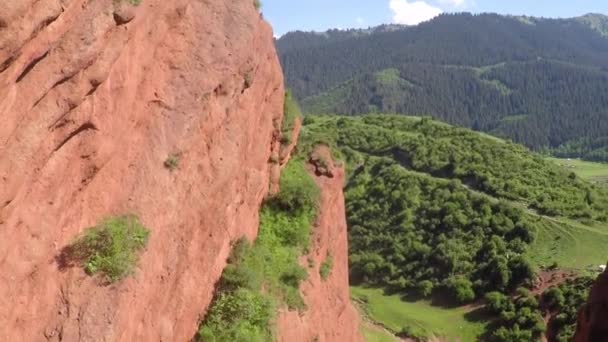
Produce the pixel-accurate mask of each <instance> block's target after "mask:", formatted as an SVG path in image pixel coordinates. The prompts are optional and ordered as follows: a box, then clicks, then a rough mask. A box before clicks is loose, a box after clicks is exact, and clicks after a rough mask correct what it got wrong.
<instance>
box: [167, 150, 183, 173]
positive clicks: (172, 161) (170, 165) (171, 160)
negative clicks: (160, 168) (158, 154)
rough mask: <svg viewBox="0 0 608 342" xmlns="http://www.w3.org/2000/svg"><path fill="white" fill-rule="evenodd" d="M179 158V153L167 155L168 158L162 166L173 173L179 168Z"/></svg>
mask: <svg viewBox="0 0 608 342" xmlns="http://www.w3.org/2000/svg"><path fill="white" fill-rule="evenodd" d="M180 158H181V155H180V154H179V153H172V154H170V155H169V157H167V159H166V160H165V162H164V163H163V165H164V166H165V168H167V169H168V170H169V171H175V170H177V168H178V167H179V161H180Z"/></svg>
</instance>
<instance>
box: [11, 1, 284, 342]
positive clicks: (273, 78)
mask: <svg viewBox="0 0 608 342" xmlns="http://www.w3.org/2000/svg"><path fill="white" fill-rule="evenodd" d="M121 11H122V10H121ZM121 11H119V12H118V13H119V16H120V18H122V19H120V22H117V20H116V18H115V14H116V13H117V12H116V11H115V8H114V1H113V0H95V1H85V0H19V1H1V2H0V117H1V118H2V124H1V125H0V340H2V341H46V340H50V341H58V340H65V341H186V340H188V339H190V338H191V337H192V336H193V335H194V333H195V331H196V329H197V325H198V320H199V319H200V317H201V315H202V314H203V313H204V310H205V308H206V307H207V305H208V304H209V302H210V301H211V299H212V295H213V288H214V284H215V282H216V281H217V279H218V278H219V277H220V275H221V272H222V269H223V267H224V265H225V262H226V257H227V256H228V254H229V252H230V242H231V241H233V240H235V239H238V238H239V237H241V236H242V235H246V236H248V237H249V238H250V239H253V238H254V237H255V235H256V233H257V226H258V210H259V206H260V203H261V201H262V199H263V198H264V197H265V196H266V193H267V191H268V188H269V179H270V168H271V166H270V163H269V158H270V156H271V154H272V153H274V154H276V153H277V151H278V144H279V143H278V141H276V137H278V135H279V134H278V132H277V129H276V127H275V126H276V124H275V123H276V122H280V120H281V117H282V110H283V98H284V90H283V77H282V74H281V70H280V66H279V62H278V59H277V56H276V53H275V50H274V46H273V39H272V32H271V29H270V27H269V26H268V25H267V24H266V23H265V22H264V21H263V20H262V19H261V18H260V15H259V14H258V12H257V11H256V9H255V8H254V5H253V2H252V1H251V0H239V1H223V0H207V1H189V0H172V1H164V0H162V1H161V0H143V1H142V3H141V4H140V5H139V6H137V7H135V8H130V9H129V11H132V12H128V13H125V12H121ZM273 150H274V152H273ZM173 153H181V158H180V161H179V167H178V168H177V170H175V171H173V172H170V171H169V170H167V169H165V168H164V166H163V162H164V161H165V159H166V158H167V157H168V156H169V155H170V154H173ZM124 213H133V214H136V215H138V216H139V217H140V218H141V220H142V222H143V223H144V224H145V225H146V226H147V227H148V228H149V229H150V230H151V237H150V242H149V244H148V246H147V249H146V251H145V252H144V253H143V254H142V256H141V260H140V264H139V266H138V269H137V271H136V272H135V274H134V275H133V276H132V277H129V278H127V279H125V280H123V281H121V282H120V283H117V284H114V285H111V286H101V285H100V284H99V282H98V281H97V280H96V279H95V278H92V277H89V276H87V275H85V274H84V272H83V271H82V270H81V269H80V268H69V269H66V270H60V269H59V268H58V265H57V263H56V262H55V258H56V256H57V255H58V254H59V253H60V251H61V249H62V248H63V247H64V246H66V245H67V244H69V243H70V242H71V241H72V240H73V239H74V238H75V237H76V236H77V235H78V234H79V233H80V232H82V231H83V229H85V228H86V227H89V226H92V225H95V224H96V223H97V222H99V221H100V220H102V219H103V218H104V217H107V216H111V215H118V214H124Z"/></svg>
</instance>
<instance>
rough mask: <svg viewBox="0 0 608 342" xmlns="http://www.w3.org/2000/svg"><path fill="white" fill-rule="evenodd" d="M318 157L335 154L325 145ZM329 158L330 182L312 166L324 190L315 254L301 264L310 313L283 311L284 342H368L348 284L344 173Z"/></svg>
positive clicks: (281, 332) (280, 331)
mask: <svg viewBox="0 0 608 342" xmlns="http://www.w3.org/2000/svg"><path fill="white" fill-rule="evenodd" d="M314 154H315V155H324V156H330V153H329V150H328V149H327V148H326V147H320V148H319V149H317V151H315V153H314ZM326 160H327V168H328V169H329V170H330V171H331V174H332V177H331V178H330V177H327V176H326V175H319V174H316V173H315V166H314V165H312V164H311V165H310V168H309V172H310V173H311V175H313V176H314V177H315V180H316V182H317V184H318V185H319V187H320V189H321V201H320V203H319V216H318V218H317V222H316V224H315V227H314V235H313V247H312V251H311V252H310V254H309V255H308V256H306V257H303V258H302V260H301V264H302V266H305V267H308V280H307V281H306V282H305V283H304V284H302V286H301V292H302V295H303V298H304V301H305V303H306V305H307V307H308V309H307V310H306V311H304V312H302V313H298V312H293V311H292V312H285V311H284V312H281V313H280V315H279V318H278V335H279V341H283V342H293V341H302V342H309V341H317V342H323V341H327V342H330V341H331V342H351V341H352V342H356V341H363V338H362V337H361V335H360V333H359V323H360V320H359V315H358V313H357V311H356V310H355V308H354V307H353V305H352V304H351V302H350V292H349V286H348V237H347V230H346V217H345V211H344V194H343V192H342V188H343V186H344V169H343V168H342V167H337V166H335V165H334V163H333V161H332V160H331V157H328V158H327V159H326ZM328 256H331V259H333V266H332V268H331V273H330V274H329V276H328V277H327V279H322V277H321V275H320V272H319V269H320V266H321V264H322V263H323V262H324V261H326V260H327V258H328ZM309 264H310V265H312V266H313V267H309V266H310V265H309Z"/></svg>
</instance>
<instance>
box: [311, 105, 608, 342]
mask: <svg viewBox="0 0 608 342" xmlns="http://www.w3.org/2000/svg"><path fill="white" fill-rule="evenodd" d="M304 123H305V125H304V128H303V130H302V132H303V133H302V135H303V138H302V139H303V143H301V144H300V145H299V148H300V149H302V150H307V149H309V150H310V149H312V146H314V145H316V144H318V143H323V144H326V145H328V146H331V147H332V148H333V149H334V151H335V153H336V154H337V155H338V156H341V158H343V159H344V161H345V163H346V165H347V169H348V170H349V172H348V180H347V183H346V187H345V194H346V212H347V222H348V226H349V231H348V233H349V263H350V279H351V284H353V285H355V286H357V288H356V289H355V290H356V291H355V293H356V298H357V299H358V300H359V301H360V302H361V306H362V307H363V308H364V309H366V310H367V313H368V315H369V316H370V317H372V318H374V319H379V321H380V323H382V324H383V325H384V326H386V327H387V328H389V329H390V330H391V331H392V333H394V334H400V335H404V336H409V337H420V338H424V337H427V338H428V337H430V336H440V337H445V338H447V339H448V340H449V339H456V338H461V337H462V336H467V338H471V339H472V338H474V337H475V336H478V335H479V334H480V332H482V331H483V330H484V329H485V333H484V334H485V335H484V336H486V337H488V338H489V339H490V340H492V341H504V342H507V341H532V340H536V339H538V338H540V337H541V336H542V335H543V334H544V333H545V331H546V330H547V329H548V326H547V322H549V323H550V326H551V328H550V329H551V331H552V334H554V335H556V336H557V335H559V336H562V337H564V338H566V340H567V339H569V337H571V336H572V334H573V332H574V329H573V324H574V323H575V321H576V315H575V313H576V309H577V308H578V306H579V305H580V304H581V303H582V298H584V297H585V292H586V287H585V284H586V281H587V280H586V279H584V278H581V279H576V281H574V279H573V278H577V276H578V275H579V274H580V275H582V274H586V273H588V272H589V265H598V264H599V263H600V262H602V261H603V260H604V259H605V248H604V246H605V244H606V243H608V225H607V224H606V222H607V218H606V215H605V213H606V208H608V192H606V190H605V189H604V188H602V187H600V186H595V185H592V184H590V183H587V182H586V181H584V180H581V179H579V178H578V176H577V175H576V174H574V173H572V172H571V171H570V170H567V169H562V168H561V167H560V166H558V165H556V164H553V163H551V162H549V161H547V160H545V159H543V158H542V157H540V156H538V155H535V154H534V153H531V152H530V151H529V150H527V149H526V148H524V147H522V146H519V145H516V144H513V143H510V142H506V141H502V140H499V139H496V138H493V137H490V136H486V135H484V134H480V133H476V132H472V131H470V130H467V129H462V128H457V127H453V126H449V125H446V124H443V123H440V122H436V121H433V120H429V119H428V118H415V117H405V116H396V115H368V116H363V117H357V118H351V117H335V116H331V117H316V116H308V117H306V119H305V122H304ZM596 268H597V266H594V267H593V269H592V270H591V271H592V272H594V271H595V269H596ZM570 280H573V281H572V282H569V281H570ZM587 284H588V283H587ZM556 286H559V289H557V290H555V289H549V288H553V287H556ZM367 287H369V288H370V289H368V288H367ZM382 290H386V291H387V292H386V293H382ZM548 290H551V292H549V291H548ZM545 299H546V303H545ZM486 303H487V304H488V305H487V306H485V308H484V304H486ZM556 313H560V314H559V315H557V314H556ZM439 316H442V317H446V318H447V317H451V318H450V319H451V320H453V321H455V322H461V323H459V324H458V326H455V327H454V326H453V327H452V328H453V329H447V328H445V327H444V326H443V320H441V319H439V318H438V317H439ZM513 317H518V319H517V320H515V319H513ZM385 320H386V321H385ZM461 334H462V336H461Z"/></svg>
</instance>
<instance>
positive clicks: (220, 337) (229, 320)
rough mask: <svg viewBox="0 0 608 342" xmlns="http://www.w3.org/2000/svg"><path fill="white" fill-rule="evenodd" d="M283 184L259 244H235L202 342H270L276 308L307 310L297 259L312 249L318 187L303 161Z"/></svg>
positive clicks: (270, 204)
mask: <svg viewBox="0 0 608 342" xmlns="http://www.w3.org/2000/svg"><path fill="white" fill-rule="evenodd" d="M280 184H281V190H280V191H279V193H278V194H277V195H276V196H275V197H274V198H272V199H270V200H269V201H267V202H266V203H265V204H264V206H263V207H262V209H261V212H260V229H259V233H258V238H257V240H256V241H255V243H254V244H251V243H250V242H249V241H247V239H245V238H242V239H240V240H239V241H237V242H236V244H235V245H234V247H233V251H232V255H231V257H230V258H229V260H228V263H229V264H228V266H227V267H226V268H225V269H224V273H223V274H222V279H221V280H220V284H219V289H218V295H217V296H216V298H215V300H214V302H213V304H212V306H211V308H210V310H209V312H208V314H207V317H206V318H205V320H204V321H203V323H202V324H201V328H200V329H199V339H200V340H202V341H218V342H219V341H271V340H273V339H274V336H273V330H274V329H273V328H272V322H273V317H274V312H275V308H276V307H277V306H287V307H288V308H289V309H292V310H303V309H305V308H306V305H305V303H304V300H303V299H302V296H301V295H300V283H301V282H302V281H303V280H305V279H306V278H307V277H308V273H307V271H306V269H305V268H303V267H302V266H300V264H299V258H300V256H301V255H302V254H304V252H305V251H306V250H307V249H308V248H309V244H310V230H311V226H312V224H313V221H314V219H315V216H316V210H317V207H316V206H317V200H318V195H319V189H318V188H317V186H316V184H315V182H314V180H313V179H312V178H311V177H310V176H309V175H308V173H307V172H306V169H305V168H304V162H303V161H301V160H292V161H290V162H289V163H288V164H287V166H286V167H285V169H284V170H283V172H282V174H281V180H280Z"/></svg>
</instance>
